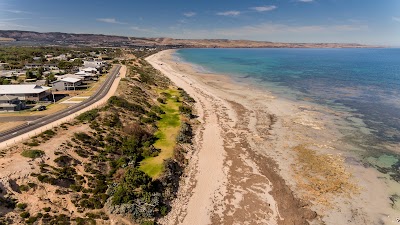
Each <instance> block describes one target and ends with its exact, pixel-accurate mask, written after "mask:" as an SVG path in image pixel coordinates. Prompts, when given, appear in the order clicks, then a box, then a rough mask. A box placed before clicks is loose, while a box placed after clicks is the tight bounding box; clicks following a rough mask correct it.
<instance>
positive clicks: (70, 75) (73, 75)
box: [56, 74, 83, 80]
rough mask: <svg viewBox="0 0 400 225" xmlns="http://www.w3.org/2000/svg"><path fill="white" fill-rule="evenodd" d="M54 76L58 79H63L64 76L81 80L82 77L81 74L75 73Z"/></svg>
mask: <svg viewBox="0 0 400 225" xmlns="http://www.w3.org/2000/svg"><path fill="white" fill-rule="evenodd" d="M56 77H57V79H59V80H61V79H64V78H67V77H69V78H76V79H80V80H83V77H82V76H79V75H75V74H64V75H56Z"/></svg>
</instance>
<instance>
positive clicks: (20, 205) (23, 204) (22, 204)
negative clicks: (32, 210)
mask: <svg viewBox="0 0 400 225" xmlns="http://www.w3.org/2000/svg"><path fill="white" fill-rule="evenodd" d="M26 207H28V204H26V203H18V204H17V208H18V209H26Z"/></svg>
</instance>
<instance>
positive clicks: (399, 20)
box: [392, 16, 400, 22]
mask: <svg viewBox="0 0 400 225" xmlns="http://www.w3.org/2000/svg"><path fill="white" fill-rule="evenodd" d="M392 20H394V21H396V22H400V17H395V16H393V17H392Z"/></svg>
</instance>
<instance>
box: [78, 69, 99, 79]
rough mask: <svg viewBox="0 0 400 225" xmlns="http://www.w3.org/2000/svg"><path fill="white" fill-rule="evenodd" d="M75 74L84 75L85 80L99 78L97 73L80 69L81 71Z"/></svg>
mask: <svg viewBox="0 0 400 225" xmlns="http://www.w3.org/2000/svg"><path fill="white" fill-rule="evenodd" d="M75 75H77V76H80V77H83V78H84V80H93V79H94V78H95V77H96V78H97V75H96V74H93V73H87V72H85V71H79V72H77V73H75Z"/></svg>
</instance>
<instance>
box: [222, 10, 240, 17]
mask: <svg viewBox="0 0 400 225" xmlns="http://www.w3.org/2000/svg"><path fill="white" fill-rule="evenodd" d="M240 14H241V12H240V11H235V10H231V11H225V12H218V13H217V15H218V16H239V15H240Z"/></svg>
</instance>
